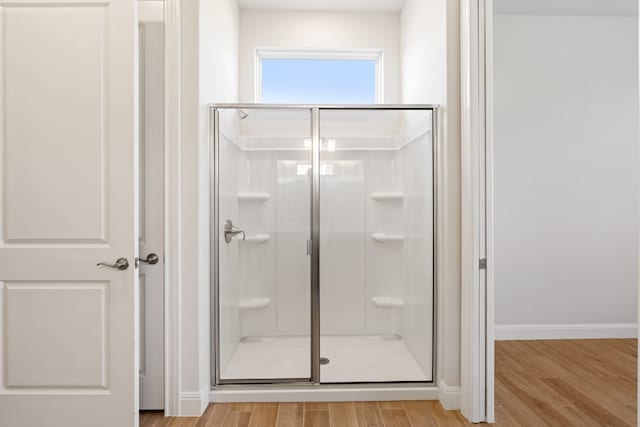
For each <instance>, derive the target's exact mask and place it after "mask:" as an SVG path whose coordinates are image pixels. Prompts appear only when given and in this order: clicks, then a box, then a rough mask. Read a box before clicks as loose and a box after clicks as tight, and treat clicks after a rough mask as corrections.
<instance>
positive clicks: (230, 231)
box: [224, 219, 247, 243]
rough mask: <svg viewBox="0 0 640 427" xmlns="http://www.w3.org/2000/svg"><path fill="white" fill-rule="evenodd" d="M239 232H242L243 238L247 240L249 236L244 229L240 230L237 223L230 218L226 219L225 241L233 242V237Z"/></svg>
mask: <svg viewBox="0 0 640 427" xmlns="http://www.w3.org/2000/svg"><path fill="white" fill-rule="evenodd" d="M238 234H242V240H245V239H246V238H247V235H246V234H245V232H244V231H243V230H240V229H239V228H237V227H236V226H235V225H233V222H231V220H230V219H228V220H226V221H225V222H224V241H225V242H227V243H231V241H232V240H233V238H234V237H235V236H237V235H238Z"/></svg>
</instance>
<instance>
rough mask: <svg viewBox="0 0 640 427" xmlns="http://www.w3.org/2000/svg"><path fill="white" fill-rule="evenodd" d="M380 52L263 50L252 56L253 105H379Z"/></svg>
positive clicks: (380, 97) (380, 98) (380, 100)
mask: <svg viewBox="0 0 640 427" xmlns="http://www.w3.org/2000/svg"><path fill="white" fill-rule="evenodd" d="M381 59H382V53H381V52H380V51H373V52H369V51H367V52H360V51H358V52H319V51H265V50H258V52H257V57H256V62H257V64H256V65H257V66H256V71H257V73H256V74H257V75H256V102H262V103H266V104H375V103H381V102H382V96H381V93H382V91H381V82H380V74H381V73H380V69H381Z"/></svg>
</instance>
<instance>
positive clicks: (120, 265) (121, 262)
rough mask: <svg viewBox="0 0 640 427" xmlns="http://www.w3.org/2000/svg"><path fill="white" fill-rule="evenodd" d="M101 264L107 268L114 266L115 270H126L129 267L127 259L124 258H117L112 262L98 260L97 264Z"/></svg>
mask: <svg viewBox="0 0 640 427" xmlns="http://www.w3.org/2000/svg"><path fill="white" fill-rule="evenodd" d="M100 265H103V266H105V267H109V268H115V269H116V270H126V269H127V268H129V261H128V260H127V259H126V258H118V259H117V260H116V262H115V263H114V264H109V263H108V262H99V263H98V266H100Z"/></svg>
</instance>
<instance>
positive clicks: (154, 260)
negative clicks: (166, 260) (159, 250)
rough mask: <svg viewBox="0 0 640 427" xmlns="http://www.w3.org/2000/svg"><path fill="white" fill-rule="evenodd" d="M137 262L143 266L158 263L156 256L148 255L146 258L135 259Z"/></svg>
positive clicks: (158, 259) (158, 258)
mask: <svg viewBox="0 0 640 427" xmlns="http://www.w3.org/2000/svg"><path fill="white" fill-rule="evenodd" d="M136 260H137V261H140V262H144V263H145V264H151V265H153V264H157V263H158V261H160V257H159V256H158V254H153V253H151V254H149V255H147V257H146V258H136Z"/></svg>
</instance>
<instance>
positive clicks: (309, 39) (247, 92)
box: [240, 10, 400, 103]
mask: <svg viewBox="0 0 640 427" xmlns="http://www.w3.org/2000/svg"><path fill="white" fill-rule="evenodd" d="M270 47H280V48H315V49H382V50H383V55H384V72H383V84H384V102H386V103H397V102H398V101H399V99H400V95H399V94H400V57H399V55H400V16H399V14H398V13H392V12H357V13H350V12H319V11H307V12H303V11H297V12H295V11H266V10H242V11H241V18H240V100H241V101H242V102H255V93H254V84H255V51H256V48H270Z"/></svg>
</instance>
